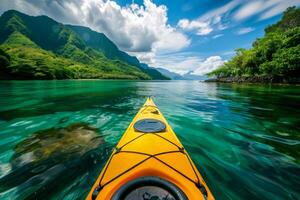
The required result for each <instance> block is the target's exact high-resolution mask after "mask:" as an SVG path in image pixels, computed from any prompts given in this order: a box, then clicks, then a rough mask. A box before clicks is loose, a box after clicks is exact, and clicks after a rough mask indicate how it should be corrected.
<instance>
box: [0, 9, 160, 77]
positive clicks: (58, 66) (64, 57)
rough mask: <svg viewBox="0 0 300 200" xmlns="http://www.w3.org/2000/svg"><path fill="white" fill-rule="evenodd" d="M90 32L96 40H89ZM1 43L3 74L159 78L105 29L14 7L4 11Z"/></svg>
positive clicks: (0, 66)
mask: <svg viewBox="0 0 300 200" xmlns="http://www.w3.org/2000/svg"><path fill="white" fill-rule="evenodd" d="M86 32H88V34H91V35H92V36H93V37H92V38H93V39H95V42H94V43H93V41H87V39H86V37H85V35H86V34H87V33H86ZM91 32H92V33H91ZM0 44H1V45H0V49H1V51H0V64H1V65H0V79H76V78H110V79H155V78H157V77H154V76H152V75H151V74H150V73H149V74H148V73H147V72H146V71H145V70H144V69H143V68H142V67H140V65H139V61H138V60H137V59H136V58H135V57H131V56H129V55H128V54H126V53H125V52H122V51H120V50H118V48H117V47H116V45H115V44H114V43H113V42H111V41H110V40H109V39H108V38H107V37H106V36H105V35H104V34H101V33H97V32H94V31H91V30H90V29H88V28H85V27H75V26H66V25H63V24H61V23H58V22H56V21H54V20H53V19H51V18H49V17H46V16H38V17H32V16H28V15H25V14H23V13H20V12H18V11H14V10H10V11H7V12H5V13H3V15H2V16H1V17H0ZM134 60H135V63H134V62H133V61H134ZM158 78H159V79H165V77H164V76H162V75H161V77H158Z"/></svg>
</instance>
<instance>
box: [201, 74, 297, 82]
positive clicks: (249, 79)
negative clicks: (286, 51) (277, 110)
mask: <svg viewBox="0 0 300 200" xmlns="http://www.w3.org/2000/svg"><path fill="white" fill-rule="evenodd" d="M205 82H218V83H284V84H300V77H273V76H253V77H242V76H240V77H217V78H211V79H207V80H205Z"/></svg>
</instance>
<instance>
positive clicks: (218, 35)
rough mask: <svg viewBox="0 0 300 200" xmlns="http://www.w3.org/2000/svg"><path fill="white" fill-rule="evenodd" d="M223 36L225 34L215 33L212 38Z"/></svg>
mask: <svg viewBox="0 0 300 200" xmlns="http://www.w3.org/2000/svg"><path fill="white" fill-rule="evenodd" d="M222 36H223V34H217V35H214V36H213V37H212V38H213V39H217V38H219V37H222Z"/></svg>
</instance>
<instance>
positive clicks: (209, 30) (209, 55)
mask: <svg viewBox="0 0 300 200" xmlns="http://www.w3.org/2000/svg"><path fill="white" fill-rule="evenodd" d="M293 5H296V6H299V5H300V0H251V1H248V0H232V1H229V0H135V1H132V0H129V1H127V0H116V1H113V0H64V1H60V0H51V1H49V0H1V2H0V13H1V12H4V11H5V10H8V9H16V10H19V11H22V12H25V13H27V14H30V15H48V16H49V17H51V18H53V19H55V20H57V21H59V22H62V23H67V24H78V25H83V26H88V27H90V28H92V29H93V30H96V31H99V32H103V33H104V34H106V35H107V36H108V37H109V38H110V39H111V40H112V41H114V42H115V43H116V44H117V45H118V47H119V48H120V49H122V50H124V51H126V52H128V53H129V54H131V55H135V56H137V57H138V58H139V59H140V60H141V61H142V62H145V63H147V64H149V65H150V66H153V67H163V68H166V69H169V70H170V71H174V72H178V73H181V74H184V73H186V72H189V71H193V73H194V74H198V75H202V74H205V73H207V72H210V71H212V70H214V69H216V68H218V67H219V66H221V65H222V64H223V63H224V62H225V61H226V60H228V59H230V58H231V57H232V56H233V55H234V50H235V49H237V48H250V47H251V44H252V42H253V41H254V40H255V39H256V38H258V37H262V36H263V33H264V28H265V27H266V26H268V25H270V24H273V23H275V22H276V21H278V20H279V19H280V18H281V15H282V14H281V13H282V12H283V11H284V10H285V9H286V8H287V7H289V6H293Z"/></svg>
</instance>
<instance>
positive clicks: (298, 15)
mask: <svg viewBox="0 0 300 200" xmlns="http://www.w3.org/2000/svg"><path fill="white" fill-rule="evenodd" d="M208 76H209V77H211V79H208V80H206V81H205V82H225V83H233V82H236V83H244V82H245V83H287V84H299V83H300V9H299V8H296V7H290V8H288V9H287V10H286V11H285V12H284V13H283V16H282V18H281V20H280V21H278V22H277V23H276V24H273V25H271V26H269V27H267V28H266V29H265V35H264V37H262V38H258V39H256V40H255V41H254V42H253V44H252V48H250V49H237V50H236V55H235V56H234V57H233V58H232V59H230V60H229V61H228V62H225V64H224V65H223V66H222V67H220V68H218V69H217V70H214V71H213V72H211V73H208Z"/></svg>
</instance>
